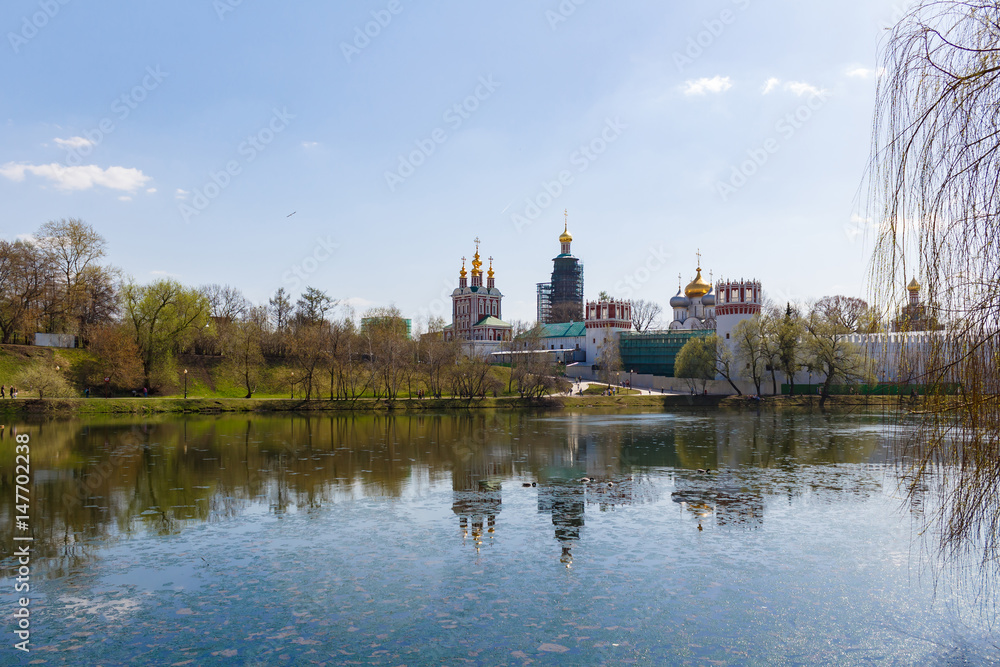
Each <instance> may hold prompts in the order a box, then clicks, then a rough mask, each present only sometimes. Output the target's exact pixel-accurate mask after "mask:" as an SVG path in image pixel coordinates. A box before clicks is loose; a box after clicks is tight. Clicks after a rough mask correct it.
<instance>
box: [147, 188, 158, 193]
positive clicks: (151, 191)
mask: <svg viewBox="0 0 1000 667" xmlns="http://www.w3.org/2000/svg"><path fill="white" fill-rule="evenodd" d="M146 192H148V193H149V194H154V193H155V192H156V188H147V189H146Z"/></svg>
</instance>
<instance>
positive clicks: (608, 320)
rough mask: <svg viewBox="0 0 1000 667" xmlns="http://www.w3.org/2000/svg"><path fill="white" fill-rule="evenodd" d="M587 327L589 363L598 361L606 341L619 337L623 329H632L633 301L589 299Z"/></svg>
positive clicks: (586, 313)
mask: <svg viewBox="0 0 1000 667" xmlns="http://www.w3.org/2000/svg"><path fill="white" fill-rule="evenodd" d="M584 314H585V317H586V320H585V324H586V327H587V345H586V349H587V363H588V364H595V363H597V357H598V355H599V354H600V350H601V347H602V346H603V345H604V341H605V340H607V339H608V338H609V337H614V338H618V337H619V336H620V335H621V333H622V332H623V331H631V330H632V302H631V301H619V300H617V299H612V300H610V301H588V302H587V307H586V309H585V310H584Z"/></svg>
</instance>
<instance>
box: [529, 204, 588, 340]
mask: <svg viewBox="0 0 1000 667" xmlns="http://www.w3.org/2000/svg"><path fill="white" fill-rule="evenodd" d="M563 216H564V219H563V233H562V234H560V235H559V255H558V256H556V257H554V258H553V259H552V278H551V280H550V282H547V283H538V287H537V293H538V304H537V305H538V308H537V310H538V321H539V323H540V324H556V323H560V322H582V321H583V263H582V262H581V261H580V260H579V258H577V257H574V256H573V251H572V244H573V235H572V234H570V233H569V211H563Z"/></svg>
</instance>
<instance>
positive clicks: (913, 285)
mask: <svg viewBox="0 0 1000 667" xmlns="http://www.w3.org/2000/svg"><path fill="white" fill-rule="evenodd" d="M906 289H907V290H908V291H910V292H919V291H920V283H918V282H917V279H916V278H914V279H913V280H911V281H910V284H909V285H907V286H906Z"/></svg>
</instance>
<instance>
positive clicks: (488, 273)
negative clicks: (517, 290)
mask: <svg viewBox="0 0 1000 667" xmlns="http://www.w3.org/2000/svg"><path fill="white" fill-rule="evenodd" d="M493 275H494V274H493V258H492V257H490V270H489V271H487V272H486V277H487V278H489V279H490V280H492V279H493Z"/></svg>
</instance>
